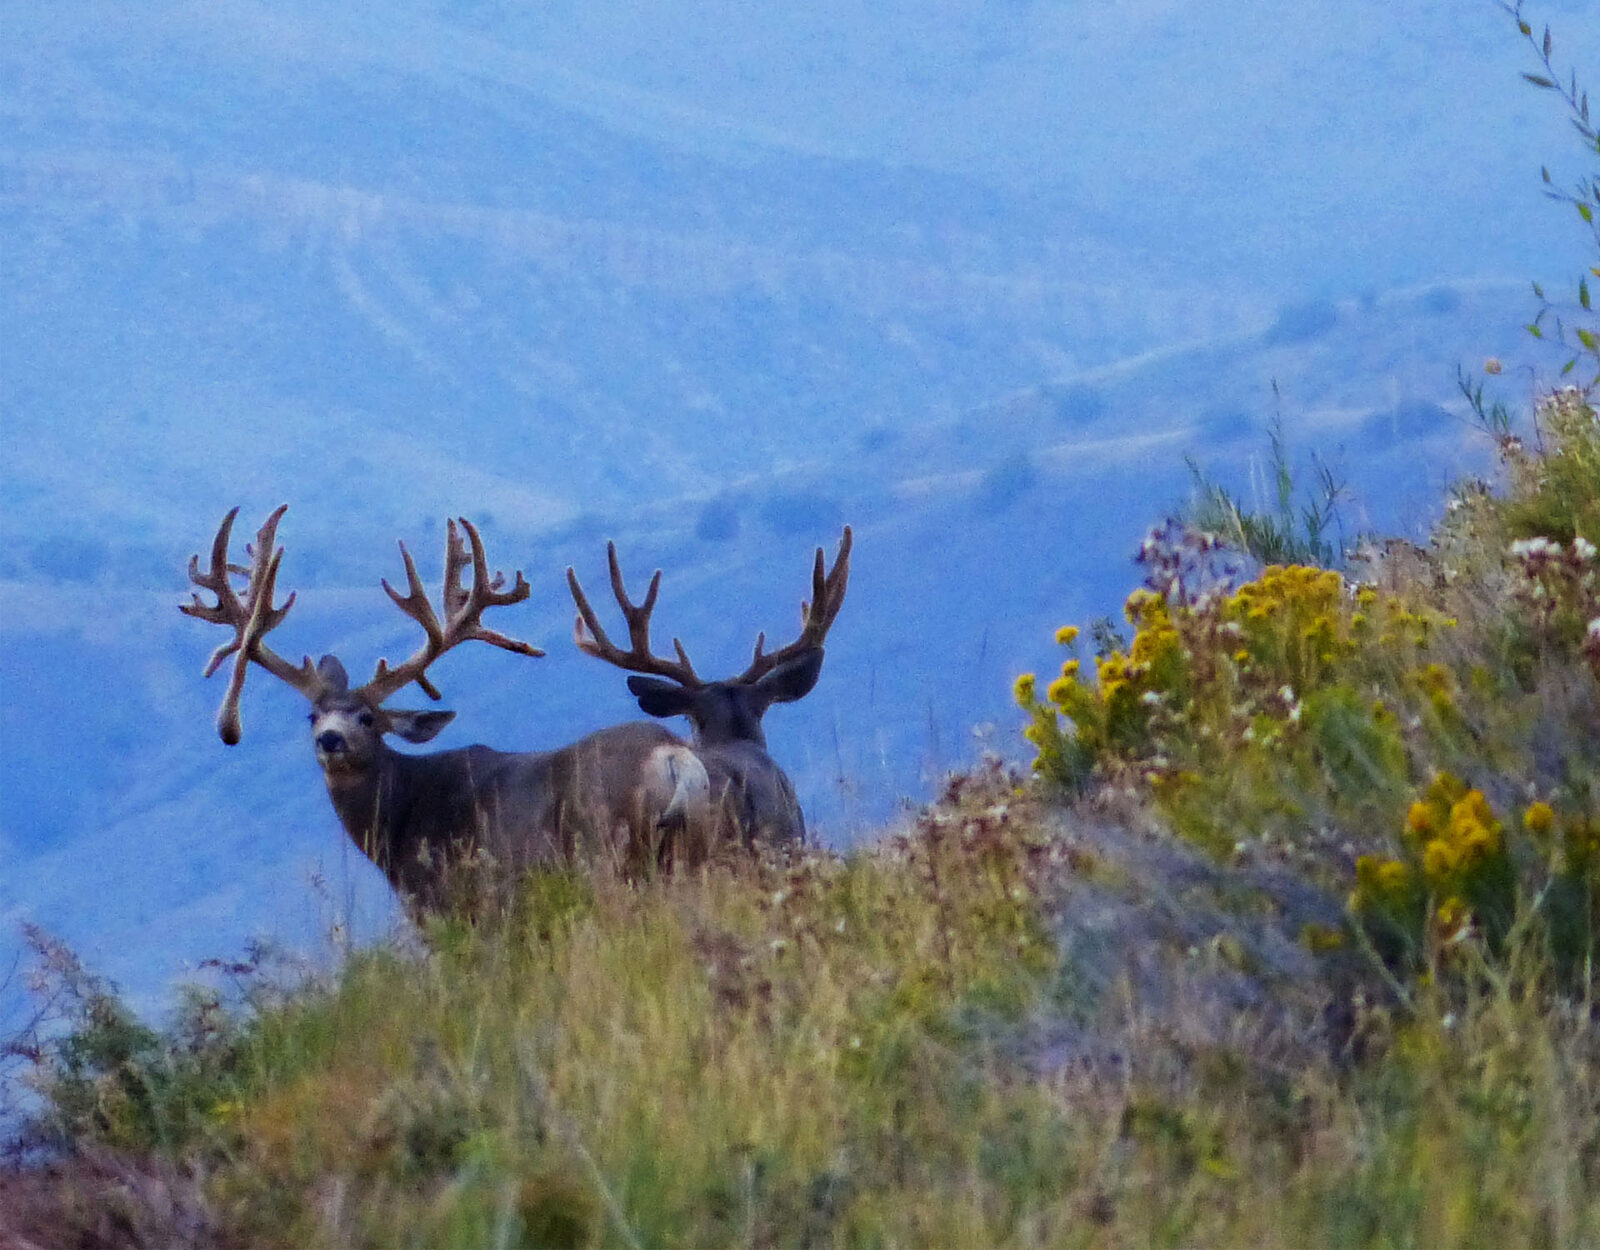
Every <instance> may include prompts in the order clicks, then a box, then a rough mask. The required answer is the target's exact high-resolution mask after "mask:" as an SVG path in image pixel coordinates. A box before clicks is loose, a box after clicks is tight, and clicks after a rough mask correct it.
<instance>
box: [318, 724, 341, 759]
mask: <svg viewBox="0 0 1600 1250" xmlns="http://www.w3.org/2000/svg"><path fill="white" fill-rule="evenodd" d="M317 750H319V751H321V752H322V753H323V754H324V755H337V754H339V752H340V751H343V750H344V735H343V734H341V733H335V732H334V731H333V730H331V729H329V730H325V731H324V732H322V733H319V734H318V735H317Z"/></svg>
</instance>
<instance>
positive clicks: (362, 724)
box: [311, 655, 455, 782]
mask: <svg viewBox="0 0 1600 1250" xmlns="http://www.w3.org/2000/svg"><path fill="white" fill-rule="evenodd" d="M317 675H318V676H319V677H320V678H321V679H322V682H323V685H324V687H325V689H324V691H323V692H322V693H321V694H319V695H318V696H317V697H316V698H315V699H313V700H312V703H311V741H312V743H313V745H314V746H315V747H316V751H317V763H318V764H320V765H321V766H322V771H323V774H324V775H325V776H326V777H327V778H328V780H329V781H330V782H332V781H334V780H335V779H354V778H357V777H359V776H361V775H362V774H364V773H366V772H367V771H369V770H370V769H371V768H372V767H373V765H374V764H376V762H377V761H378V759H379V757H380V756H381V755H382V754H383V752H384V750H385V749H386V748H385V747H384V745H383V735H384V734H395V735H397V736H399V737H401V738H404V739H405V740H406V741H407V742H427V741H429V740H430V739H431V738H433V737H434V736H435V735H436V734H437V733H438V732H439V731H440V730H441V729H443V728H444V727H445V726H446V725H448V724H449V723H450V722H451V720H453V719H454V718H455V713H454V712H402V711H398V710H396V709H394V708H386V707H382V706H379V705H378V704H375V703H374V702H373V701H372V700H371V699H370V698H369V697H368V696H366V695H364V694H363V693H362V692H361V691H359V690H351V689H350V679H349V678H348V677H347V676H346V675H345V671H344V665H342V664H340V663H339V660H338V658H337V657H336V656H331V655H325V656H323V657H322V659H321V660H320V661H319V662H318V664H317Z"/></svg>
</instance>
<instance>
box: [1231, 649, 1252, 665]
mask: <svg viewBox="0 0 1600 1250" xmlns="http://www.w3.org/2000/svg"><path fill="white" fill-rule="evenodd" d="M1249 660H1250V653H1249V652H1248V651H1246V650H1245V649H1244V648H1243V647H1240V648H1239V649H1238V650H1237V651H1235V652H1234V653H1233V662H1234V663H1235V664H1246V663H1248V662H1249Z"/></svg>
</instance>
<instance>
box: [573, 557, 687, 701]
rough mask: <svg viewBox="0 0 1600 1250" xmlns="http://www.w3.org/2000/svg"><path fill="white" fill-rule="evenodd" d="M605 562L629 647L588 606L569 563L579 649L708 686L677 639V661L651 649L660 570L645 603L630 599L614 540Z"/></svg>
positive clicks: (636, 669)
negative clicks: (616, 640) (608, 631)
mask: <svg viewBox="0 0 1600 1250" xmlns="http://www.w3.org/2000/svg"><path fill="white" fill-rule="evenodd" d="M606 563H607V565H608V566H609V569H610V573H611V593H612V594H613V595H614V596H615V597H616V600H617V606H618V607H619V608H621V609H622V617H623V620H624V621H626V622H627V625H628V648H629V649H628V650H627V651H624V650H622V648H620V647H618V646H617V645H616V643H614V642H612V641H611V639H610V637H609V636H608V635H607V634H606V631H605V628H604V626H602V625H601V624H600V618H599V616H597V615H596V614H595V610H594V608H592V607H591V606H590V605H589V598H588V596H587V595H585V594H584V593H583V587H582V586H581V585H579V583H578V574H577V572H576V570H574V569H573V568H572V567H571V566H570V565H569V566H568V567H567V589H568V590H570V591H571V592H572V601H573V603H575V604H576V605H577V607H578V615H577V617H576V618H575V619H574V620H573V623H572V641H573V643H574V644H575V645H576V646H577V648H578V650H580V651H582V652H583V653H584V654H586V655H592V656H594V657H595V658H596V659H599V660H604V661H606V663H608V664H613V665H615V666H616V667H618V668H620V669H624V670H626V671H627V672H630V673H651V674H654V675H655V676H658V677H666V678H669V679H670V680H672V681H675V682H677V683H678V684H679V685H681V686H686V687H689V688H690V689H698V688H699V687H701V686H703V685H705V682H703V681H702V680H701V679H700V675H699V674H698V673H696V672H695V671H694V665H693V664H691V663H690V662H689V653H688V652H687V651H685V650H684V648H683V643H682V642H680V641H679V640H678V639H676V638H674V639H673V640H672V647H673V650H674V651H675V652H676V653H677V656H678V658H677V659H676V660H664V659H662V658H661V657H660V656H658V655H654V654H652V652H651V650H650V614H651V613H652V612H654V611H655V607H656V596H657V595H659V594H660V592H661V570H660V569H657V570H656V571H655V573H654V574H653V575H652V576H651V578H650V589H649V590H647V591H645V595H644V600H643V602H640V603H634V602H633V600H631V599H630V598H628V590H627V587H626V586H625V585H624V584H623V581H622V564H621V562H620V561H619V560H618V559H617V544H616V543H614V542H610V543H607V544H606Z"/></svg>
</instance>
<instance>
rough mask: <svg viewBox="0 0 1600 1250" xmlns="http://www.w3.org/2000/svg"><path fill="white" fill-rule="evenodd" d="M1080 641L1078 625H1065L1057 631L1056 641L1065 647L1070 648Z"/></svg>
mask: <svg viewBox="0 0 1600 1250" xmlns="http://www.w3.org/2000/svg"><path fill="white" fill-rule="evenodd" d="M1077 640H1078V627H1077V626H1076V625H1063V626H1062V627H1061V628H1060V629H1058V630H1056V641H1057V642H1058V643H1060V644H1061V645H1062V646H1063V647H1070V646H1071V645H1072V644H1073V643H1074V642H1076V641H1077Z"/></svg>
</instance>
